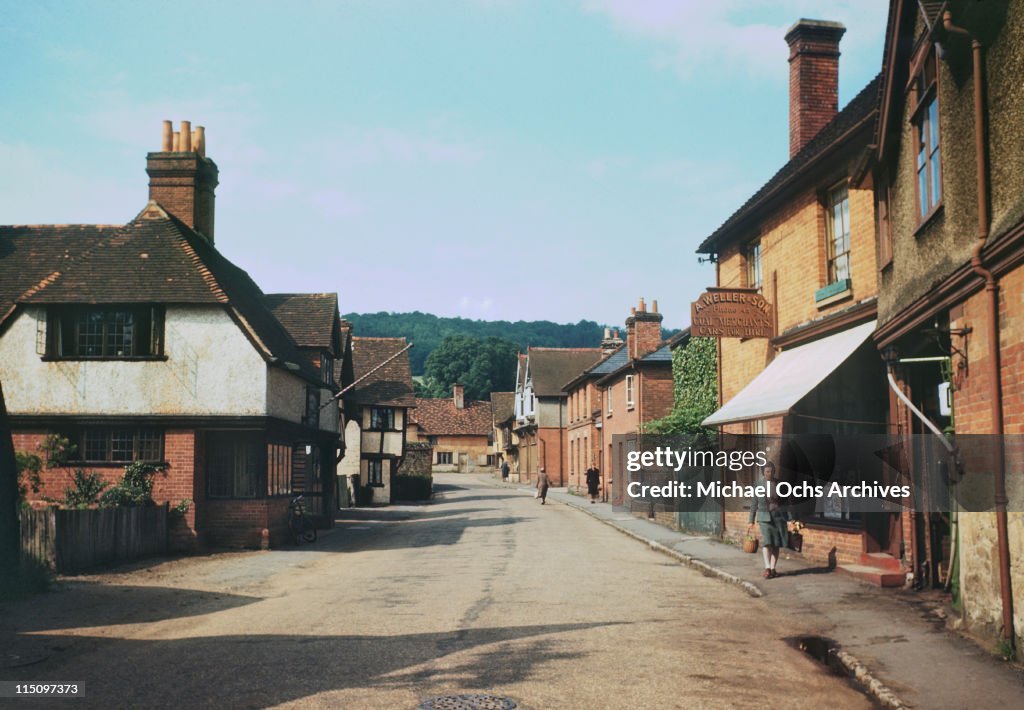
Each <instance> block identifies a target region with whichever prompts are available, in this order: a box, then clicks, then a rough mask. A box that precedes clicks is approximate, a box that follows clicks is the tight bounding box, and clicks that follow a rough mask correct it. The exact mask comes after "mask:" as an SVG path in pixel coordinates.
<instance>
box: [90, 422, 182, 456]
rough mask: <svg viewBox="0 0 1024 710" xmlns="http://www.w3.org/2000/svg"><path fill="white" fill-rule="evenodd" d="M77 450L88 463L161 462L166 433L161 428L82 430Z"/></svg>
mask: <svg viewBox="0 0 1024 710" xmlns="http://www.w3.org/2000/svg"><path fill="white" fill-rule="evenodd" d="M78 451H79V453H80V454H81V457H80V458H81V460H82V461H85V462H87V463H131V462H132V461H145V462H147V463H159V462H161V461H163V460H164V433H163V432H162V431H160V430H159V429H133V428H116V427H115V428H89V429H83V430H82V432H81V435H80V437H79V445H78Z"/></svg>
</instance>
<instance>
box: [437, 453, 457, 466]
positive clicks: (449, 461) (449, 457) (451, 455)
mask: <svg viewBox="0 0 1024 710" xmlns="http://www.w3.org/2000/svg"><path fill="white" fill-rule="evenodd" d="M435 453H436V454H437V458H436V460H435V462H434V463H436V464H437V465H438V466H451V465H453V462H454V461H455V455H454V453H453V452H451V451H437V452H435ZM442 456H443V457H445V458H446V459H447V460H446V461H442V460H441V457H442Z"/></svg>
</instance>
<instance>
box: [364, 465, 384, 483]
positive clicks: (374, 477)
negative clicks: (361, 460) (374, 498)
mask: <svg viewBox="0 0 1024 710" xmlns="http://www.w3.org/2000/svg"><path fill="white" fill-rule="evenodd" d="M374 468H376V474H375V473H374ZM366 485H368V486H373V487H374V488H383V487H384V459H376V458H374V459H366Z"/></svg>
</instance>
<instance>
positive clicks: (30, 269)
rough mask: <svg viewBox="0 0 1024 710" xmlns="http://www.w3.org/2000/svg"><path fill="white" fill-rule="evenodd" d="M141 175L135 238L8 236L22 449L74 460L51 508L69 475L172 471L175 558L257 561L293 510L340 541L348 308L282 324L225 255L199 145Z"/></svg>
mask: <svg viewBox="0 0 1024 710" xmlns="http://www.w3.org/2000/svg"><path fill="white" fill-rule="evenodd" d="M146 169H147V172H148V174H149V177H150V185H149V202H148V204H147V205H146V206H145V207H144V208H143V209H142V211H141V212H139V214H138V215H136V217H135V218H133V219H132V220H131V221H129V222H128V223H127V224H124V225H45V226H44V225H30V226H5V227H0V380H2V381H3V383H4V388H5V394H6V396H7V406H8V410H9V413H10V422H11V427H12V429H13V431H14V443H15V446H16V447H17V448H18V449H19V450H25V451H33V450H35V449H36V448H37V447H38V446H39V445H40V443H42V442H43V441H44V439H46V438H47V437H48V436H49V435H53V434H59V435H62V436H65V437H67V438H68V439H69V440H70V442H71V443H72V445H73V446H74V449H73V451H72V452H71V455H70V460H69V461H68V468H56V469H49V470H47V471H46V472H45V474H44V477H43V488H42V490H41V491H40V492H39V496H41V497H43V496H45V497H52V498H60V497H61V496H62V494H63V489H64V487H65V486H67V485H68V483H69V481H70V469H71V468H79V467H81V468H86V469H89V470H95V471H98V472H100V473H101V474H102V475H103V476H104V477H105V478H107V479H108V480H112V479H115V478H117V477H118V476H119V474H120V471H121V469H122V467H123V466H124V465H125V464H127V463H130V462H132V461H145V462H150V463H154V464H159V465H161V466H163V467H164V469H165V471H164V473H162V474H159V475H157V477H156V481H155V487H154V498H155V499H156V500H158V501H160V502H165V501H166V502H168V503H170V504H171V505H172V506H181V507H182V508H187V512H186V513H185V516H184V520H183V524H182V525H181V526H180V528H179V529H178V530H177V544H178V545H179V546H183V547H194V546H199V545H203V544H211V545H244V546H257V545H259V544H260V542H261V539H262V533H263V531H264V530H267V531H269V534H270V540H271V542H272V543H275V542H277V541H278V540H280V539H282V537H283V535H284V531H285V530H286V526H287V517H286V512H287V505H288V501H289V498H290V496H292V495H293V494H294V493H298V492H304V493H306V495H307V497H308V498H309V500H310V502H311V503H312V504H313V507H314V509H315V511H316V512H318V513H320V514H321V515H322V517H323V521H324V522H325V523H326V524H330V521H331V518H332V516H330V515H329V514H328V513H329V511H328V510H327V509H326V508H325V506H324V505H323V503H322V501H324V500H330V499H331V498H332V496H333V479H334V466H335V459H336V453H337V450H338V446H339V434H338V432H339V428H338V427H339V420H338V408H337V406H335V405H333V403H332V400H331V397H332V395H333V393H334V392H335V391H336V387H337V385H336V383H335V381H334V377H333V375H332V373H331V372H330V368H329V367H326V365H327V364H328V363H329V361H330V360H331V359H332V358H335V357H337V355H338V353H337V352H335V348H336V347H337V346H338V344H337V342H336V341H334V340H333V339H332V337H331V333H330V332H329V329H330V327H331V325H330V324H331V323H332V322H334V320H335V319H336V318H337V317H338V316H337V298H336V296H333V294H332V295H329V296H326V297H324V307H323V308H322V309H320V312H319V315H318V317H317V319H316V320H315V322H314V321H310V322H308V323H305V324H303V325H302V327H301V328H300V327H299V326H300V323H299V320H301V319H297V320H290V319H287V318H286V319H285V320H287V321H289V326H290V328H291V329H290V328H289V327H286V326H285V325H284V324H283V323H282V321H281V320H279V319H278V318H277V317H275V315H274V312H273V309H274V308H275V307H278V306H280V305H281V300H280V299H275V298H268V297H267V296H266V295H265V294H264V293H263V292H262V291H260V289H259V287H258V286H257V285H256V284H255V283H254V282H253V281H252V279H251V278H250V277H249V275H248V274H246V273H245V272H244V271H242V270H241V269H239V268H238V267H237V266H235V265H234V264H232V263H231V262H230V261H229V260H228V259H227V258H225V257H224V256H223V255H222V254H221V253H220V252H219V251H218V250H217V248H216V247H215V245H214V188H215V187H216V185H217V179H218V171H217V166H216V164H215V163H214V162H213V161H212V160H211V159H209V158H208V157H206V144H205V135H204V131H203V129H202V128H197V129H196V131H195V132H194V133H193V131H192V129H191V127H190V125H189V124H188V123H187V122H182V124H181V130H180V131H179V132H177V133H173V132H172V127H171V124H170V122H169V121H168V122H165V124H164V139H163V145H162V149H161V150H160V151H159V152H154V153H149V155H148V156H147V168H146ZM320 316H322V318H321V317H320ZM321 321H322V322H321ZM321 327H324V328H327V329H328V331H325V332H323V333H320V332H318V329H319V328H321ZM300 330H301V331H302V332H301V333H300ZM300 343H302V344H301V345H300Z"/></svg>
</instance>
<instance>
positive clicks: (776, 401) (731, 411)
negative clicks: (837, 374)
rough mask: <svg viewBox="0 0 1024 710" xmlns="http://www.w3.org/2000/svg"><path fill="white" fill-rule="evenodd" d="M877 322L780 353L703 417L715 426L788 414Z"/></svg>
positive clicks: (851, 352) (868, 333) (859, 344)
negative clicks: (715, 409)
mask: <svg viewBox="0 0 1024 710" xmlns="http://www.w3.org/2000/svg"><path fill="white" fill-rule="evenodd" d="M875 323H876V321H871V322H870V323H863V324H861V325H858V326H856V327H854V328H850V329H849V330H844V331H843V332H842V333H836V334H835V335H830V336H828V337H826V338H822V339H821V340H815V341H814V342H813V343H808V344H807V345H801V346H800V347H797V348H793V349H792V350H784V351H782V352H781V353H779V354H778V355H777V356H776V358H775V359H774V360H772V361H771V363H770V364H769V365H768V367H766V368H765V369H763V370H762V371H761V373H760V374H759V375H758V376H757V377H755V378H754V380H753V382H751V383H750V384H749V385H747V386H746V387H744V388H743V389H742V390H740V391H739V393H738V394H737V395H736V396H735V397H733V398H732V399H730V400H729V401H728V402H726V403H725V405H724V406H723V407H722V408H721V409H719V410H718V411H717V412H715V413H714V414H712V415H711V416H710V417H708V418H707V419H705V420H704V422H703V423H704V426H718V425H719V424H731V423H733V422H745V421H750V420H751V419H765V418H767V417H777V416H781V415H784V414H788V413H789V411H790V410H791V409H792V408H793V406H794V405H795V404H796V403H797V402H799V401H800V400H801V399H803V398H804V397H805V396H806V395H807V394H808V393H809V392H810V391H811V390H813V389H814V388H815V387H817V386H818V385H819V384H821V383H822V382H823V381H824V380H825V378H826V377H828V376H829V375H830V374H831V373H832V372H834V371H835V369H836V368H837V367H839V366H840V365H842V364H843V363H844V362H846V359H847V358H849V357H850V356H851V355H853V353H854V351H855V350H856V349H857V348H859V347H860V346H861V345H862V344H863V343H864V341H866V340H867V339H868V338H870V337H871V333H872V332H874V330H875Z"/></svg>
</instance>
